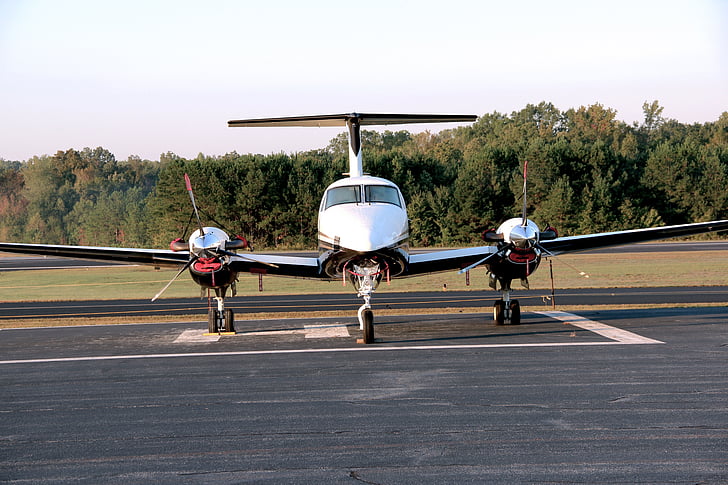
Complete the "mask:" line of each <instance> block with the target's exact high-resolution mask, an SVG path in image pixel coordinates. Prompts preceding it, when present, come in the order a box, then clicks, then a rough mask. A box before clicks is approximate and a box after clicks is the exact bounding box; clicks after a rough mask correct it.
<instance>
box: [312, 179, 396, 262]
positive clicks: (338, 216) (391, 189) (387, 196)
mask: <svg viewBox="0 0 728 485" xmlns="http://www.w3.org/2000/svg"><path fill="white" fill-rule="evenodd" d="M318 239H319V249H320V250H321V251H322V252H327V251H331V252H337V253H338V252H345V253H347V256H346V257H347V258H361V257H367V256H368V255H377V254H379V255H380V256H381V257H386V254H387V253H388V252H392V251H395V252H396V253H397V254H398V255H399V256H398V258H399V259H402V257H405V258H406V255H407V251H408V239H409V223H408V219H407V209H406V207H405V203H404V199H403V198H402V193H401V192H400V190H399V188H398V187H397V186H396V185H395V184H394V183H392V182H390V181H389V180H385V179H382V178H378V177H371V176H367V175H364V176H360V177H349V178H344V179H341V180H338V181H336V182H334V183H333V184H331V185H330V186H329V187H328V188H327V189H326V192H325V193H324V196H323V199H322V200H321V206H320V209H319V220H318ZM404 263H405V264H406V262H404ZM337 272H338V271H337Z"/></svg>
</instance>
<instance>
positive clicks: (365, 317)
mask: <svg viewBox="0 0 728 485" xmlns="http://www.w3.org/2000/svg"><path fill="white" fill-rule="evenodd" d="M366 306H367V305H362V307H361V308H359V327H360V328H361V335H362V343H364V344H371V343H374V312H373V311H372V310H371V308H366Z"/></svg>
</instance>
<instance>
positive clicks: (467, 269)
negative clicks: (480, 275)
mask: <svg viewBox="0 0 728 485" xmlns="http://www.w3.org/2000/svg"><path fill="white" fill-rule="evenodd" d="M507 249H509V248H508V247H507V246H506V247H504V248H501V249H499V250H498V251H496V252H494V253H491V254H489V255H488V256H486V257H484V258H483V259H481V260H480V261H477V262H475V263H473V264H471V265H470V266H466V267H465V268H463V269H461V270H460V271H458V274H463V273H465V272H467V271H470V270H471V269H473V268H475V267H476V266H480V265H481V264H483V263H487V262H488V260H489V259H490V258H496V257H502V256H504V255H505V253H506V250H507Z"/></svg>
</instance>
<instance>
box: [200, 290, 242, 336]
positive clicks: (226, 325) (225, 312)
mask: <svg viewBox="0 0 728 485" xmlns="http://www.w3.org/2000/svg"><path fill="white" fill-rule="evenodd" d="M215 300H216V301H217V307H216V308H210V310H209V311H208V313H207V331H208V333H235V314H234V313H233V310H232V308H228V309H226V308H225V303H224V299H223V298H222V297H219V296H217V297H215Z"/></svg>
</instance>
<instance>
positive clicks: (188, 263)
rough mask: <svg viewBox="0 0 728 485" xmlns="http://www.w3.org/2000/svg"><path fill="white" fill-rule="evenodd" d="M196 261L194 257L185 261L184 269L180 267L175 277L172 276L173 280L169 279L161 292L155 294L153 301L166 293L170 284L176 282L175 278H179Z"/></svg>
mask: <svg viewBox="0 0 728 485" xmlns="http://www.w3.org/2000/svg"><path fill="white" fill-rule="evenodd" d="M194 262H195V259H194V258H193V259H190V260H189V261H187V262H186V263H185V265H184V266H182V269H180V270H179V271H178V272H177V274H176V275H174V277H173V278H172V279H171V280H169V283H167V284H166V285H164V288H162V289H161V290H159V293H157V294H156V295H154V298H152V301H155V300H156V299H157V298H159V297H160V296H162V293H164V292H165V291H167V288H169V287H170V286H171V285H172V283H174V281H175V280H176V279H177V278H179V275H181V274H182V273H184V271H185V270H186V269H187V268H189V267H190V266H192V263H194Z"/></svg>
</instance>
